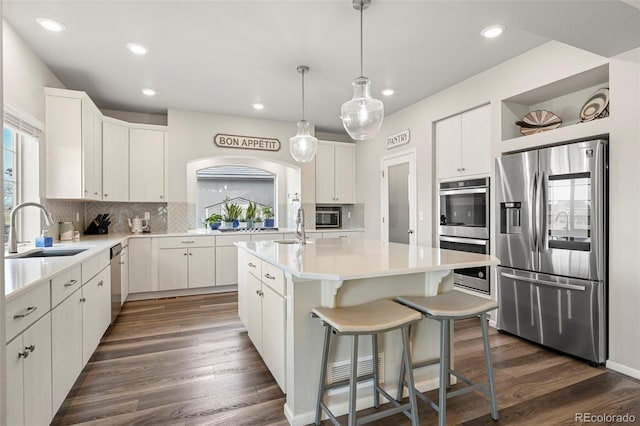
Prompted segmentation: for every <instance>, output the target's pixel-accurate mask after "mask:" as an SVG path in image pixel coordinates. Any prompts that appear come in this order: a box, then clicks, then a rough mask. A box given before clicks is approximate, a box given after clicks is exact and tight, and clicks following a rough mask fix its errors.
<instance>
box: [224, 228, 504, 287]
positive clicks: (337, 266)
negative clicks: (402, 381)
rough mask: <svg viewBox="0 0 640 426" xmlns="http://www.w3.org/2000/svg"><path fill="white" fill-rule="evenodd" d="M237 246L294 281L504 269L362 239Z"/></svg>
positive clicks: (488, 261) (471, 256)
mask: <svg viewBox="0 0 640 426" xmlns="http://www.w3.org/2000/svg"><path fill="white" fill-rule="evenodd" d="M235 244H236V246H238V247H239V248H241V249H245V250H247V251H249V252H250V253H251V254H253V255H255V256H257V257H259V258H260V259H262V260H264V261H266V262H269V263H271V264H273V265H276V266H278V267H280V268H282V269H283V270H284V271H285V272H288V273H290V274H291V275H293V276H296V277H299V278H303V279H314V280H340V281H342V280H353V279H360V278H371V277H383V276H391V275H403V274H412V273H419V272H433V271H445V270H451V269H457V268H470V267H477V266H486V265H497V264H499V263H500V260H499V259H498V258H496V257H495V256H490V255H484V254H477V253H466V252H461V251H454V250H445V249H437V248H433V247H424V246H416V245H407V244H398V243H385V242H381V241H378V240H366V239H360V238H354V239H351V238H325V239H318V240H313V239H310V240H308V241H307V244H304V245H301V244H297V243H294V244H281V243H278V242H276V241H269V240H267V241H242V242H237V243H235Z"/></svg>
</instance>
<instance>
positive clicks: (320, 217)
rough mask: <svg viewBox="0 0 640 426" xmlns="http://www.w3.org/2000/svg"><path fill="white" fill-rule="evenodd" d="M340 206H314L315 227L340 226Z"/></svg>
mask: <svg viewBox="0 0 640 426" xmlns="http://www.w3.org/2000/svg"><path fill="white" fill-rule="evenodd" d="M341 221H342V208H341V207H316V228H340V227H341Z"/></svg>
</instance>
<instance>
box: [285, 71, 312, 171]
mask: <svg viewBox="0 0 640 426" xmlns="http://www.w3.org/2000/svg"><path fill="white" fill-rule="evenodd" d="M297 70H298V72H299V73H300V74H302V120H300V121H298V133H297V134H296V135H295V136H294V137H292V138H290V139H289V152H291V156H292V157H293V159H294V160H296V161H297V162H298V163H308V162H309V161H311V160H313V157H315V156H316V151H317V150H318V139H317V138H315V137H313V136H311V132H310V130H309V129H310V127H311V125H310V124H309V122H308V121H306V120H305V119H304V73H306V72H309V67H308V66H306V65H299V66H298V68H297Z"/></svg>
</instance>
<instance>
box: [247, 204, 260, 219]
mask: <svg viewBox="0 0 640 426" xmlns="http://www.w3.org/2000/svg"><path fill="white" fill-rule="evenodd" d="M256 208H257V207H256V204H255V203H252V202H251V201H249V205H248V206H247V211H246V212H245V217H246V218H247V220H254V219H255V218H256V213H257V211H256Z"/></svg>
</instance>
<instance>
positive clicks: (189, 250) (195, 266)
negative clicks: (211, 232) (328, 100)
mask: <svg viewBox="0 0 640 426" xmlns="http://www.w3.org/2000/svg"><path fill="white" fill-rule="evenodd" d="M215 245H216V242H215V237H208V236H207V237H204V236H198V237H167V238H158V289H159V290H178V289H184V288H198V287H213V286H214V285H216V262H215V257H216V250H215Z"/></svg>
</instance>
